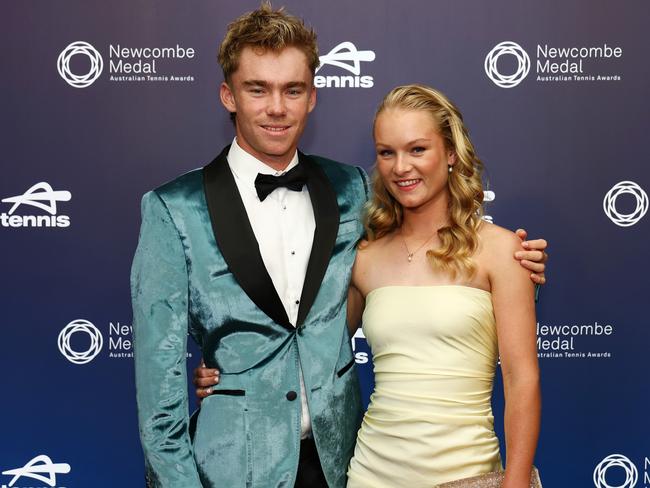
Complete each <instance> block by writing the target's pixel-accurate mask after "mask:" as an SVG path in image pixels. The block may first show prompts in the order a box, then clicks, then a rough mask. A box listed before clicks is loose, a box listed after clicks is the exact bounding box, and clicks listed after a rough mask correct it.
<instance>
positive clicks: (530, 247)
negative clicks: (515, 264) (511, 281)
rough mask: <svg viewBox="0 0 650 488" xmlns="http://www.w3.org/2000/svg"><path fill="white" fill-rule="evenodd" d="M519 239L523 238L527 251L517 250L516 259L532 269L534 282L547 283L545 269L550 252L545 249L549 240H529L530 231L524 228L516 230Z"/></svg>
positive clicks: (523, 245)
mask: <svg viewBox="0 0 650 488" xmlns="http://www.w3.org/2000/svg"><path fill="white" fill-rule="evenodd" d="M516 234H517V236H518V237H519V239H521V241H522V242H521V245H522V247H523V248H524V249H526V250H525V251H517V252H516V253H515V259H517V260H518V261H519V263H520V264H521V265H522V266H523V267H524V268H526V269H528V270H530V271H532V273H531V275H530V279H531V280H533V283H536V284H538V285H543V284H544V283H546V275H545V274H544V271H545V270H546V261H548V254H546V252H545V250H546V247H547V245H548V244H547V242H546V240H545V239H535V240H532V241H527V240H526V237H527V236H528V233H527V232H526V231H525V230H524V229H517V232H516Z"/></svg>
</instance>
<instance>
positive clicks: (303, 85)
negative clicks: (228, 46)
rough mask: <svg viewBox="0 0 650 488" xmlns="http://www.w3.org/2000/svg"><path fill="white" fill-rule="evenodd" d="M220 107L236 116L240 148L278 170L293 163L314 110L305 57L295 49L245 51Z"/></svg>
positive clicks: (222, 93)
mask: <svg viewBox="0 0 650 488" xmlns="http://www.w3.org/2000/svg"><path fill="white" fill-rule="evenodd" d="M220 96H221V102H222V103H223V105H224V106H225V107H226V109H227V110H228V111H230V112H236V113H237V115H236V117H237V124H236V126H237V127H236V133H237V143H238V144H239V145H240V146H241V148H242V149H244V150H245V151H246V152H248V153H249V154H251V155H253V156H255V157H256V158H257V159H259V160H260V161H262V162H263V163H266V164H268V165H269V166H271V167H273V168H275V169H280V170H281V169H284V168H285V167H286V166H287V164H289V162H290V161H291V158H292V157H293V155H294V153H295V151H296V148H297V147H298V140H299V139H300V136H301V135H302V132H303V130H304V129H305V124H306V123H307V116H308V115H309V113H310V112H311V111H312V110H313V108H314V106H315V105H316V90H315V88H314V87H313V76H312V73H311V72H310V70H309V67H308V65H307V57H306V56H305V54H304V53H303V52H302V51H301V50H299V49H298V48H295V47H287V48H285V49H283V50H282V51H279V52H273V51H270V50H266V51H260V50H258V49H255V48H253V47H249V46H247V47H245V48H244V49H243V50H242V52H241V55H240V57H239V67H238V68H237V71H235V72H234V73H233V74H232V76H231V78H230V82H229V83H226V82H224V83H222V84H221V90H220Z"/></svg>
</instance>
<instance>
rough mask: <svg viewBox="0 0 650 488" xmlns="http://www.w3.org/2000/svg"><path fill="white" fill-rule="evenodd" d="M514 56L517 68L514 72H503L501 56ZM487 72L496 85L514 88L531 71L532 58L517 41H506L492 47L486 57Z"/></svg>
mask: <svg viewBox="0 0 650 488" xmlns="http://www.w3.org/2000/svg"><path fill="white" fill-rule="evenodd" d="M504 55H509V56H513V57H514V58H515V60H516V61H517V68H516V69H515V71H514V73H512V74H503V73H501V72H500V71H499V68H498V65H497V63H498V61H499V58H500V57H501V56H504ZM484 67H485V74H486V75H488V78H490V79H491V80H492V81H493V82H494V84H495V85H497V86H500V87H501V88H512V87H513V86H517V85H518V84H519V83H521V82H522V81H523V79H524V78H526V76H528V72H529V71H530V58H529V57H528V53H526V51H524V50H523V49H522V47H521V46H520V45H519V44H517V43H516V42H512V41H504V42H501V43H499V44H497V45H496V46H494V48H492V50H491V51H490V52H489V53H488V55H487V56H486V57H485V63H484Z"/></svg>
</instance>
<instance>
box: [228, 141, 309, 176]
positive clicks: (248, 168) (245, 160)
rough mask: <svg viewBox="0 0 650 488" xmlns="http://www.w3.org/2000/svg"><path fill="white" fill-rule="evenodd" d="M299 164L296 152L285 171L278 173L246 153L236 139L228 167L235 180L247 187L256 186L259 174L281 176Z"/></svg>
mask: <svg viewBox="0 0 650 488" xmlns="http://www.w3.org/2000/svg"><path fill="white" fill-rule="evenodd" d="M297 164H298V151H296V152H295V154H294V155H293V158H292V159H291V161H290V162H289V165H288V166H287V167H286V168H285V170H284V171H276V170H274V169H273V168H271V167H270V166H268V165H266V164H264V163H263V162H262V161H260V160H259V159H257V158H256V157H255V156H252V155H251V154H249V153H247V152H246V151H244V150H243V149H242V148H241V146H240V145H239V144H237V138H236V137H235V138H234V139H233V141H232V145H231V146H230V150H229V151H228V165H229V166H230V170H231V171H232V172H233V174H234V175H235V178H238V179H240V180H242V181H243V182H244V183H245V184H246V185H249V184H250V185H255V178H256V177H257V174H258V173H262V174H265V175H275V176H278V175H281V174H284V173H286V172H287V171H289V170H290V169H292V168H293V167H295V166H296V165H297Z"/></svg>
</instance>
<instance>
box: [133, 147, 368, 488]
mask: <svg viewBox="0 0 650 488" xmlns="http://www.w3.org/2000/svg"><path fill="white" fill-rule="evenodd" d="M227 150H228V148H226V149H224V151H223V152H222V153H221V155H220V156H218V157H217V158H216V159H215V161H213V162H212V163H211V164H210V165H208V166H207V167H206V168H204V169H203V170H196V171H192V172H190V173H187V174H185V175H183V176H181V177H179V178H177V179H176V180H174V181H172V182H170V183H168V184H166V185H163V186H162V187H160V188H158V189H156V190H154V191H152V192H149V193H147V194H146V195H145V196H144V198H143V200H142V228H141V231H140V240H139V244H138V248H137V251H136V255H135V258H134V262H133V268H132V275H131V287H132V301H133V312H134V317H133V320H134V322H133V329H134V352H135V370H136V392H137V400H138V415H139V425H140V438H141V442H142V447H143V451H144V455H145V462H146V465H147V476H148V483H149V486H155V487H165V488H198V487H205V488H217V487H219V488H221V487H228V488H238V487H253V488H273V487H287V488H289V487H293V484H294V481H295V476H296V470H297V465H298V452H299V445H300V410H301V408H300V401H299V400H297V397H298V395H297V394H296V392H299V391H300V378H299V365H300V366H301V367H302V370H303V374H304V380H305V385H306V390H307V397H308V401H309V408H310V413H311V418H312V432H313V435H314V440H315V443H316V446H317V448H318V452H319V455H320V458H321V464H322V468H323V472H324V474H325V476H326V477H327V481H328V484H329V485H330V486H332V487H340V488H342V487H344V486H345V480H346V466H347V464H348V462H349V459H350V457H351V456H352V452H353V449H354V441H355V435H356V432H357V430H358V427H359V422H360V420H361V401H360V392H359V385H358V379H357V376H356V374H355V369H354V367H353V365H354V359H353V354H352V350H351V347H350V338H349V335H348V332H347V327H346V306H345V303H346V300H347V284H348V282H349V279H350V272H351V267H352V263H353V262H354V256H355V252H356V243H357V241H358V240H359V238H360V237H361V235H362V232H363V228H362V225H361V222H360V218H359V217H360V211H361V208H362V205H363V203H364V202H365V200H366V198H367V180H366V176H365V173H363V171H361V170H359V169H358V168H355V167H352V166H347V165H342V164H339V163H335V162H333V161H329V160H326V159H323V158H318V157H311V156H305V155H302V154H300V164H305V165H306V168H307V169H308V170H309V172H310V183H309V192H310V198H312V204H313V207H314V215H315V221H316V231H315V235H314V245H313V248H312V256H311V257H310V261H309V265H308V269H307V275H306V278H305V286H304V288H303V293H302V296H301V304H300V311H299V314H298V327H293V326H292V325H291V324H289V323H288V321H287V319H286V313H285V312H284V308H283V306H282V303H281V301H280V300H279V298H278V296H277V293H275V291H274V288H273V285H272V283H271V280H270V278H269V276H268V273H266V270H265V269H264V267H263V263H262V259H261V257H260V254H259V248H258V246H257V242H256V241H255V238H254V236H253V233H252V230H251V229H250V224H248V221H247V220H246V219H245V215H246V213H245V209H244V208H243V204H242V201H241V198H240V197H239V194H238V192H237V189H236V186H235V183H234V180H233V178H232V173H230V170H229V169H228V165H227V161H226V159H225V158H226V154H227ZM242 219H244V220H242ZM251 236H252V237H251ZM188 333H189V334H190V335H191V337H192V339H193V340H195V341H196V342H197V344H198V345H199V347H200V348H201V352H202V355H203V358H204V360H205V362H206V365H207V366H208V367H216V368H219V369H220V370H221V380H220V384H219V385H217V386H216V387H215V393H214V394H213V395H212V396H210V397H208V398H206V399H205V400H204V401H203V403H202V406H201V409H200V411H199V413H198V418H197V419H196V432H195V434H194V437H193V439H192V438H191V436H190V432H189V419H188V388H187V387H188V385H187V376H186V350H187V349H186V344H187V336H188Z"/></svg>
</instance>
